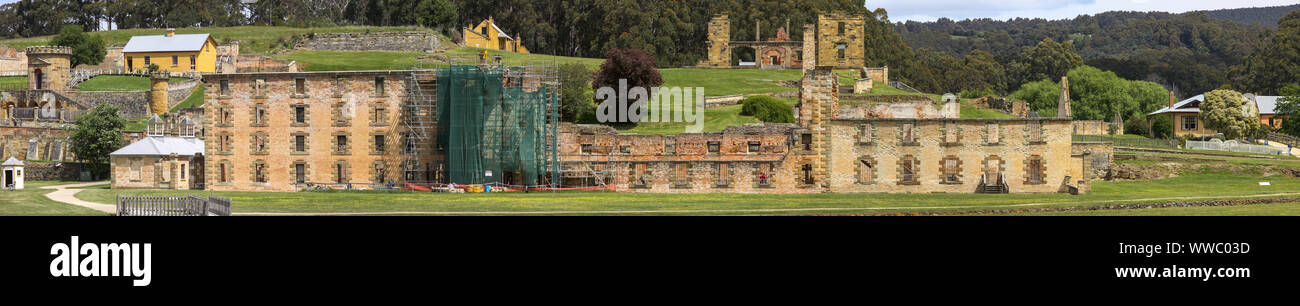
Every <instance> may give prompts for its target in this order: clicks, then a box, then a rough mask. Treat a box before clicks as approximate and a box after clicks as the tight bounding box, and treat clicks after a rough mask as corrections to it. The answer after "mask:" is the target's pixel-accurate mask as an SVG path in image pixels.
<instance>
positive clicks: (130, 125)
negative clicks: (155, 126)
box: [122, 118, 149, 132]
mask: <svg viewBox="0 0 1300 306" xmlns="http://www.w3.org/2000/svg"><path fill="white" fill-rule="evenodd" d="M122 119H126V127H123V128H122V130H125V131H136V132H144V130H145V129H146V128H148V126H149V124H148V121H149V118H122Z"/></svg>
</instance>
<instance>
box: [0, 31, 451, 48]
mask: <svg viewBox="0 0 1300 306" xmlns="http://www.w3.org/2000/svg"><path fill="white" fill-rule="evenodd" d="M401 31H427V30H426V29H423V28H418V27H365V26H346V27H323V28H294V27H272V26H241V27H208V28H178V29H176V34H199V33H208V34H212V37H213V38H214V39H216V40H217V44H219V45H224V44H228V43H229V42H230V41H239V52H240V53H243V54H263V55H265V54H269V53H270V51H273V50H277V49H284V47H285V44H284V43H285V42H287V41H288V40H289V39H290V37H292V36H294V35H299V34H308V33H360V32H401ZM164 32H165V31H163V30H162V29H127V30H114V31H99V32H93V33H90V34H92V35H99V36H100V37H103V38H104V43H105V45H108V46H114V45H125V44H126V42H127V41H129V40H131V36H137V35H162V34H164ZM52 38H54V36H38V37H29V38H18V39H7V40H0V45H10V46H13V47H15V48H19V49H21V48H26V47H30V46H40V45H48V44H49V42H50V39H52ZM444 41H447V40H446V39H445V38H444Z"/></svg>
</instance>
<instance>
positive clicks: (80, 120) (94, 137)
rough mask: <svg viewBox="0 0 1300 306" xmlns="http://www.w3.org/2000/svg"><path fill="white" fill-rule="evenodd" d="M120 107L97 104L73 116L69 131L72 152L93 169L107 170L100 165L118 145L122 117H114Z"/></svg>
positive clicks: (124, 125)
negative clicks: (74, 124)
mask: <svg viewBox="0 0 1300 306" xmlns="http://www.w3.org/2000/svg"><path fill="white" fill-rule="evenodd" d="M119 110H121V107H120V106H117V105H113V104H100V105H96V106H95V108H93V109H91V110H90V111H89V112H87V113H85V114H82V115H81V116H78V117H77V127H76V129H73V130H72V134H71V135H70V136H69V138H70V139H71V140H72V152H73V153H76V154H77V158H78V159H80V160H82V161H86V162H89V163H91V164H92V165H94V166H93V167H94V170H95V171H97V172H102V171H104V170H107V168H106V167H104V165H106V164H107V163H108V161H109V156H108V155H109V154H110V153H113V151H117V149H119V148H122V146H123V145H124V144H123V140H122V129H124V128H126V120H124V119H122V117H120V116H118V114H117V112H118V111H119Z"/></svg>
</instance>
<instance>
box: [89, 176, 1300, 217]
mask: <svg viewBox="0 0 1300 306" xmlns="http://www.w3.org/2000/svg"><path fill="white" fill-rule="evenodd" d="M1259 181H1271V182H1272V183H1273V186H1258V182H1259ZM1296 190H1300V179H1296V178H1287V177H1265V178H1261V177H1255V176H1248V175H1241V174H1237V173H1228V172H1214V171H1205V172H1201V173H1196V174H1189V175H1185V176H1180V177H1175V178H1169V179H1164V180H1157V181H1127V182H1106V181H1097V182H1093V192H1092V193H1090V194H1085V195H1078V196H1074V195H1068V194H1055V193H1053V194H1002V195H973V194H965V193H961V194H835V193H826V194H801V195H800V194H733V193H713V194H630V193H614V192H534V193H518V192H516V193H488V194H446V193H428V192H402V191H330V192H294V193H268V192H212V191H171V190H167V191H163V190H113V189H107V187H102V188H100V189H90V190H86V191H82V192H81V193H79V194H77V197H78V198H80V199H82V200H86V201H91V202H98V203H112V201H113V199H114V197H115V196H116V195H119V194H150V195H160V194H178V195H179V194H196V195H203V196H206V195H210V194H215V195H220V196H226V197H230V198H232V199H233V200H234V203H235V204H234V206H233V210H234V212H236V213H251V212H272V213H274V212H280V213H332V212H350V213H366V212H371V213H383V212H417V213H419V212H426V213H439V212H454V213H464V214H492V213H493V212H540V213H554V214H575V215H583V214H629V215H636V214H650V215H673V214H688V215H725V214H746V215H749V214H823V213H877V212H881V213H884V212H908V211H971V210H990V209H1012V208H1039V207H1082V206H1094V205H1114V204H1123V203H1132V202H1153V201H1157V202H1169V201H1192V200H1213V199H1231V198H1240V197H1242V196H1249V197H1256V198H1279V197H1294V195H1287V194H1286V193H1294V192H1296ZM1261 207H1265V208H1266V206H1261ZM792 209H793V210H792ZM727 210H744V211H727ZM756 210H759V211H756ZM762 210H765V211H762ZM1259 213H1260V214H1270V213H1274V212H1273V211H1271V210H1262V211H1260V212H1259Z"/></svg>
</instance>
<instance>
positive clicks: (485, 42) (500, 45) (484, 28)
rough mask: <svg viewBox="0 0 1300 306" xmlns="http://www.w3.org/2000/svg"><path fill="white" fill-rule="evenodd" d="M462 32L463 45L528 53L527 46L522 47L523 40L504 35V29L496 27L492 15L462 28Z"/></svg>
mask: <svg viewBox="0 0 1300 306" xmlns="http://www.w3.org/2000/svg"><path fill="white" fill-rule="evenodd" d="M464 32H465V33H464V34H463V35H464V37H465V46H468V47H474V48H483V49H493V50H504V51H510V52H517V53H528V48H526V47H524V43H523V41H522V40H521V39H519V38H512V37H510V35H506V32H505V31H502V30H501V28H500V27H497V24H496V21H494V20H492V17H488V19H487V20H484V21H483V22H480V23H479V24H478V25H477V26H474V27H471V28H464Z"/></svg>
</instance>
